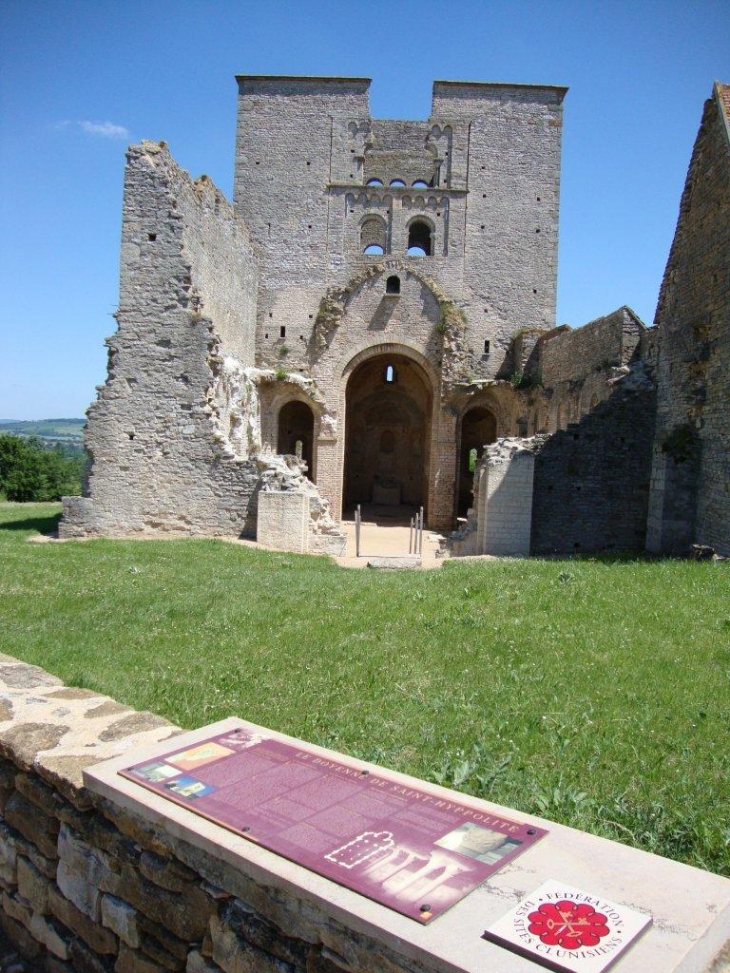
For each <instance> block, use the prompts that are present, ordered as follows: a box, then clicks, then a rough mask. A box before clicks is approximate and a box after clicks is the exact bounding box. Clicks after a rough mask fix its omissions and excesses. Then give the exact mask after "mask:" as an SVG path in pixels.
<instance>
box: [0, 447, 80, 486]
mask: <svg viewBox="0 0 730 973" xmlns="http://www.w3.org/2000/svg"><path fill="white" fill-rule="evenodd" d="M85 467H86V455H85V453H84V452H83V450H80V449H77V448H73V447H69V446H63V445H61V444H58V443H57V444H55V445H53V446H48V445H46V444H44V442H43V440H41V439H39V438H38V437H37V436H30V437H28V438H27V439H21V438H20V437H19V436H9V435H3V434H0V499H1V498H2V497H4V498H5V499H6V500H13V501H16V502H20V503H25V502H28V501H35V502H38V501H46V500H60V499H61V497H65V496H78V495H79V494H80V493H81V481H82V478H83V475H84V470H85Z"/></svg>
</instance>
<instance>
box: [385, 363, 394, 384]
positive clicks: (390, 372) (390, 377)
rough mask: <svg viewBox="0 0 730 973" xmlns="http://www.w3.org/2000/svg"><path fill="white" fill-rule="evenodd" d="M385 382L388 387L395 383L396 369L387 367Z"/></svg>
mask: <svg viewBox="0 0 730 973" xmlns="http://www.w3.org/2000/svg"><path fill="white" fill-rule="evenodd" d="M385 381H386V383H387V384H388V385H392V384H393V383H394V382H395V368H394V367H393V366H392V365H386V366H385Z"/></svg>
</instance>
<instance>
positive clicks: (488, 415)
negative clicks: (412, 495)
mask: <svg viewBox="0 0 730 973" xmlns="http://www.w3.org/2000/svg"><path fill="white" fill-rule="evenodd" d="M496 438H497V420H496V418H495V415H494V413H493V412H492V411H491V410H490V409H487V408H485V407H484V406H475V407H473V408H471V409H469V410H468V411H467V412H465V413H464V415H463V416H462V417H461V448H460V449H459V491H458V500H457V513H458V515H459V517H465V516H466V512H467V510H468V509H469V507H471V504H472V486H473V483H474V464H475V462H476V460H477V459H479V457H480V456H481V455H482V453H483V452H484V447H485V446H486V445H487V444H488V443H493V442H494V441H495V440H496Z"/></svg>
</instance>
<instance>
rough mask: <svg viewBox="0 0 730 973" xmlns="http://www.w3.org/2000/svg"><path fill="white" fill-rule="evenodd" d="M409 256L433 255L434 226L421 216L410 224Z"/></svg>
mask: <svg viewBox="0 0 730 973" xmlns="http://www.w3.org/2000/svg"><path fill="white" fill-rule="evenodd" d="M407 252H408V256H409V257H431V256H433V228H432V227H431V226H430V224H429V223H427V222H426V220H424V219H423V218H421V217H416V218H415V219H414V220H411V222H410V223H409V224H408V247H407Z"/></svg>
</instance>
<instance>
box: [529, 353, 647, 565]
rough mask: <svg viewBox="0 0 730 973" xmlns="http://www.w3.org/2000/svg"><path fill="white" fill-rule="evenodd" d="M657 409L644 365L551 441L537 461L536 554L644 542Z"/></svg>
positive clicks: (624, 547)
mask: <svg viewBox="0 0 730 973" xmlns="http://www.w3.org/2000/svg"><path fill="white" fill-rule="evenodd" d="M655 408H656V397H655V390H654V387H653V384H652V383H651V381H649V380H648V379H647V378H646V375H645V373H644V370H643V368H642V367H641V366H639V367H638V368H637V369H636V370H635V371H633V372H632V373H631V374H629V375H627V376H625V377H624V379H623V380H622V382H621V384H620V387H619V388H617V389H616V390H615V391H614V392H613V394H612V396H611V398H610V399H608V400H607V401H605V402H602V403H600V404H599V405H598V406H597V407H596V408H595V410H594V411H593V412H591V413H590V414H588V415H586V416H583V418H581V419H580V421H579V422H575V423H571V424H570V425H569V426H568V428H567V430H564V431H558V432H556V433H555V434H554V435H552V436H550V437H549V438H548V439H546V440H545V443H544V445H543V447H542V449H541V450H540V452H539V453H538V454H537V457H536V461H535V479H534V493H533V509H532V553H533V554H552V553H574V554H583V553H588V552H598V551H641V550H643V549H644V537H645V528H646V516H647V507H648V495H649V477H650V472H651V449H652V442H653V437H654V414H655Z"/></svg>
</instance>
